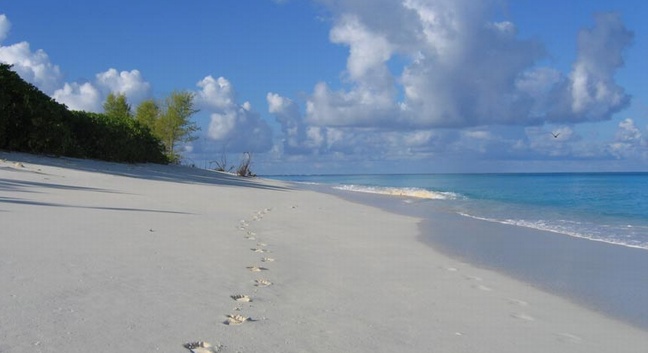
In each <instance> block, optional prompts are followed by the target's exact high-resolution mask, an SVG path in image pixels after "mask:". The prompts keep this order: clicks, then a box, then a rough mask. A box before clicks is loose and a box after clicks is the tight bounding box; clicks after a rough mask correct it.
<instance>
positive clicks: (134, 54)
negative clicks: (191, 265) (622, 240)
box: [0, 0, 648, 175]
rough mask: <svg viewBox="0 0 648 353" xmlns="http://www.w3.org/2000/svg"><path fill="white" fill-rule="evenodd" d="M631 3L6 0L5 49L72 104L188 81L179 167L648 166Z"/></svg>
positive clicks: (159, 95) (18, 67)
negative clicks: (189, 120) (245, 163)
mask: <svg viewBox="0 0 648 353" xmlns="http://www.w3.org/2000/svg"><path fill="white" fill-rule="evenodd" d="M646 3H647V2H645V1H640V0H616V1H603V0H573V1H563V0H545V1H536V0H510V1H505V0H483V1H478V0H371V1H369V0H209V1H208V0H201V1H197V0H187V1H183V2H175V1H159V2H155V3H151V2H144V1H141V2H138V1H124V0H113V1H111V2H109V3H105V2H93V1H87V0H83V1H82V0H61V1H56V2H54V1H46V0H12V1H7V0H0V62H5V63H9V64H12V65H13V69H14V70H15V71H16V72H18V73H19V74H20V76H21V77H22V78H23V79H25V80H27V81H29V82H31V83H32V84H34V85H35V86H37V87H38V88H39V89H41V90H42V91H43V92H45V93H46V94H48V95H50V96H51V97H52V98H54V99H55V100H56V101H58V102H60V103H63V104H65V105H67V106H68V107H69V108H70V109H77V110H86V111H94V112H101V111H102V103H103V101H104V100H105V98H106V96H107V95H108V94H109V93H110V92H115V93H123V94H125V95H126V97H127V99H128V101H129V103H130V104H131V105H132V106H133V108H135V107H136V106H137V105H138V104H139V103H140V102H142V101H143V100H145V99H151V98H152V99H157V100H160V101H162V100H163V99H164V98H165V97H166V96H167V95H169V94H170V93H171V92H173V91H178V90H180V91H189V92H191V93H193V94H194V95H195V100H194V103H195V106H196V108H198V109H200V112H198V113H197V114H196V115H195V116H194V117H193V119H194V121H195V122H196V123H197V125H198V126H199V127H200V128H201V130H200V132H199V133H198V137H199V138H198V139H197V140H196V141H193V142H192V143H190V144H187V145H185V146H181V148H183V149H184V152H183V155H184V156H185V158H184V163H185V164H193V165H196V166H198V167H202V168H211V167H214V166H215V164H214V163H213V162H214V161H220V160H221V158H222V157H223V156H227V158H228V162H229V163H230V164H236V163H237V161H238V159H239V158H240V156H241V154H242V153H243V152H251V153H252V155H253V166H252V169H253V171H254V172H256V173H258V174H265V175H269V174H346V173H437V172H441V173H446V172H457V173H463V172H488V173H490V172H574V171H583V172H591V171H648V85H647V83H648V60H646V59H647V58H648V43H647V42H646V35H648V21H645V18H646V15H648V5H646Z"/></svg>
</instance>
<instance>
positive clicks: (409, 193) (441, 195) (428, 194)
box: [334, 184, 460, 200]
mask: <svg viewBox="0 0 648 353" xmlns="http://www.w3.org/2000/svg"><path fill="white" fill-rule="evenodd" d="M334 189H338V190H344V191H352V192H364V193H369V194H380V195H389V196H401V197H411V198H418V199H429V200H456V199H458V198H460V196H459V195H458V194H455V193H453V192H438V191H430V190H426V189H421V188H397V187H382V186H365V185H352V184H349V185H339V186H335V187H334Z"/></svg>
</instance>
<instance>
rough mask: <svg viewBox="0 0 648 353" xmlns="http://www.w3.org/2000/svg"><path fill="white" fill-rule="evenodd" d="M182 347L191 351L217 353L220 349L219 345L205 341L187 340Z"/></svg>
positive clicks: (195, 352) (194, 352)
mask: <svg viewBox="0 0 648 353" xmlns="http://www.w3.org/2000/svg"><path fill="white" fill-rule="evenodd" d="M184 347H185V348H187V349H188V350H190V351H191V352H193V353H217V352H218V351H220V346H218V347H214V346H212V345H211V344H209V343H207V342H202V341H200V342H189V343H185V344H184Z"/></svg>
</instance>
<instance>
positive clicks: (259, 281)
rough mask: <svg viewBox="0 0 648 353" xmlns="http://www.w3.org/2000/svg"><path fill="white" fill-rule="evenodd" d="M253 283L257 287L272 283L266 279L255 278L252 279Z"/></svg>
mask: <svg viewBox="0 0 648 353" xmlns="http://www.w3.org/2000/svg"><path fill="white" fill-rule="evenodd" d="M254 285H255V286H257V287H267V286H270V285H272V282H270V281H268V280H267V279H257V280H255V281H254Z"/></svg>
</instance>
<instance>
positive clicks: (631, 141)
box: [608, 119, 648, 159]
mask: <svg viewBox="0 0 648 353" xmlns="http://www.w3.org/2000/svg"><path fill="white" fill-rule="evenodd" d="M608 150H609V152H610V153H611V154H612V155H613V156H614V157H616V158H619V159H620V158H626V157H639V158H643V159H648V139H646V138H645V137H644V135H643V134H642V132H641V130H640V129H639V128H638V127H637V126H636V124H635V122H634V120H632V119H624V120H623V121H621V122H620V123H619V125H618V130H617V132H616V135H615V138H614V141H613V142H612V143H610V144H609V145H608Z"/></svg>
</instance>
